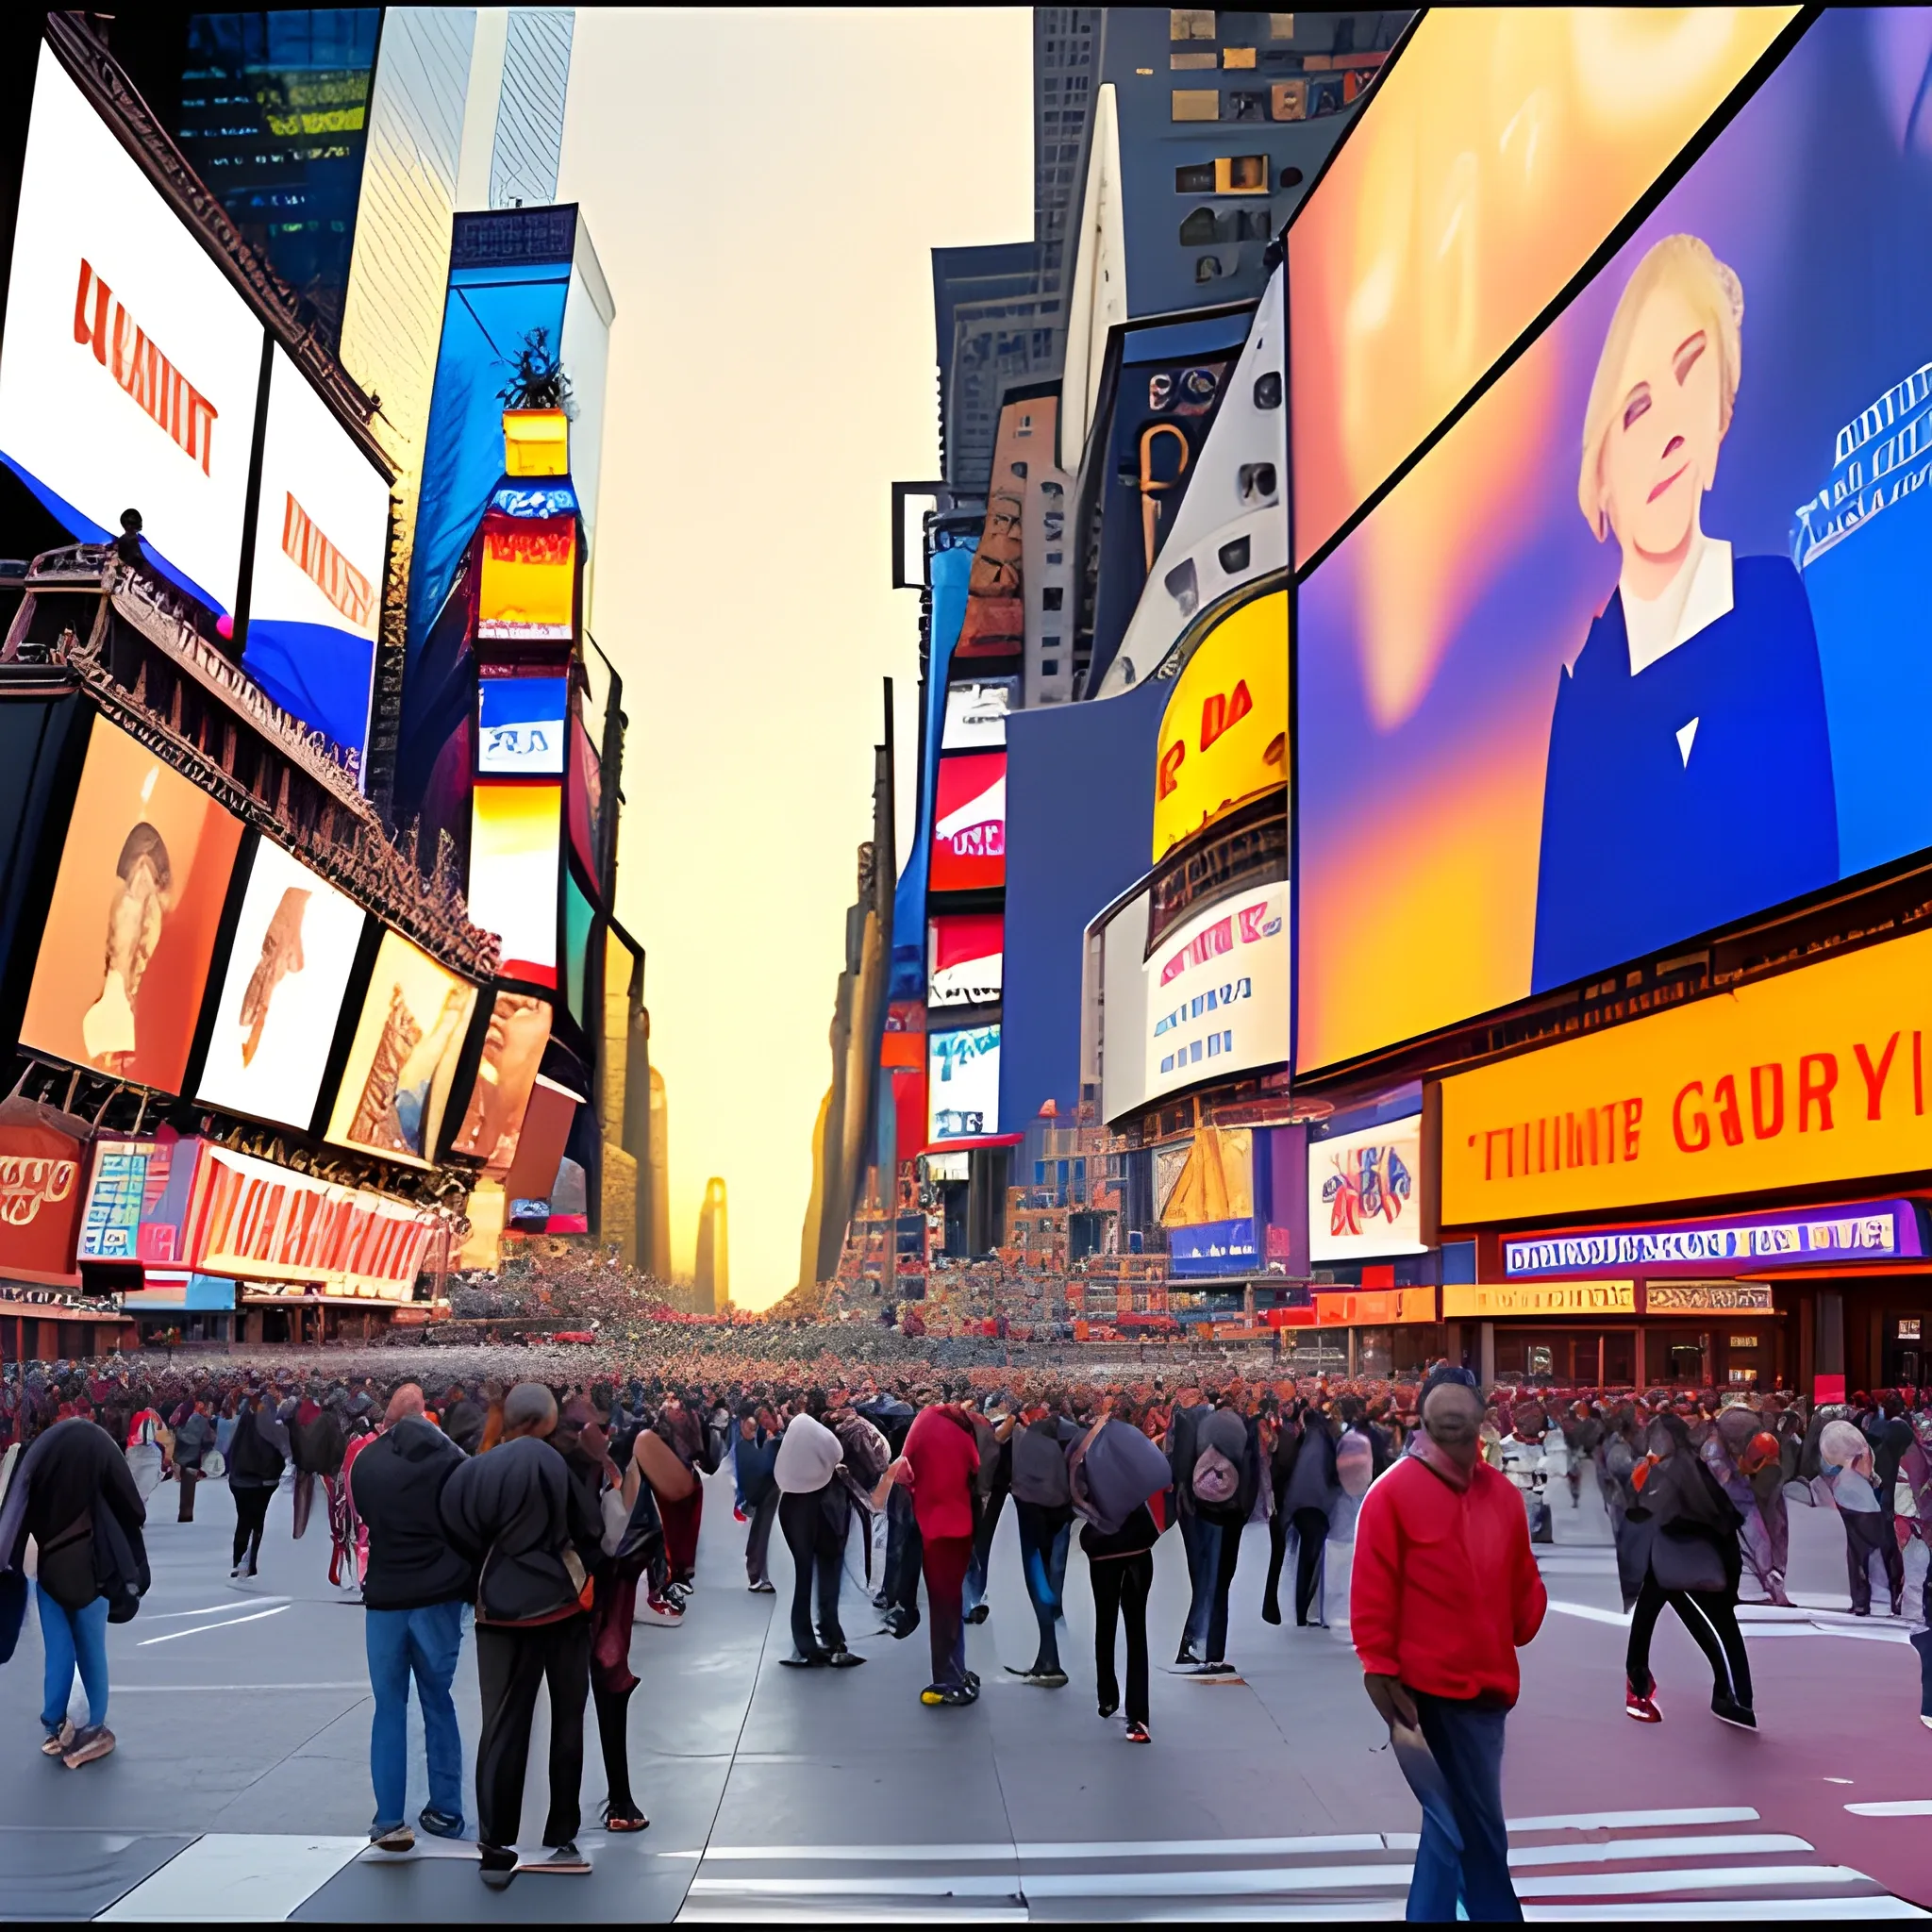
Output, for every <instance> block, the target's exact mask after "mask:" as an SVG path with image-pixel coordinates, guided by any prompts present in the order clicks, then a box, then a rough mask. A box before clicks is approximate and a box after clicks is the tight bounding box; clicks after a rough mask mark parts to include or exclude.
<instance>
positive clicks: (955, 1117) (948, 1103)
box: [925, 1026, 1000, 1142]
mask: <svg viewBox="0 0 1932 1932" xmlns="http://www.w3.org/2000/svg"><path fill="white" fill-rule="evenodd" d="M925 1066H926V1135H927V1140H928V1141H930V1142H938V1141H972V1140H978V1139H980V1138H982V1137H984V1136H986V1135H988V1134H997V1133H998V1132H999V1130H1000V1029H999V1028H998V1027H997V1026H961V1027H956V1028H955V1029H954V1030H953V1031H951V1032H949V1033H928V1034H927V1035H926V1037H925Z"/></svg>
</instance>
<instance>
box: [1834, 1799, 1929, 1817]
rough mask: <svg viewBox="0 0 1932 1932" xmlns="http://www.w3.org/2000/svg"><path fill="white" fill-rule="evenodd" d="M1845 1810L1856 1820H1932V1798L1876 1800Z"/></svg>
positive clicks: (1850, 1806)
mask: <svg viewBox="0 0 1932 1932" xmlns="http://www.w3.org/2000/svg"><path fill="white" fill-rule="evenodd" d="M1845 1809H1846V1810H1847V1811H1849V1812H1850V1813H1851V1814H1852V1816H1853V1817H1854V1818H1932V1798H1874V1799H1870V1800H1868V1801H1867V1802H1866V1803H1864V1804H1862V1805H1847V1806H1846V1807H1845Z"/></svg>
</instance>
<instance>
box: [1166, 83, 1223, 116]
mask: <svg viewBox="0 0 1932 1932" xmlns="http://www.w3.org/2000/svg"><path fill="white" fill-rule="evenodd" d="M1173 118H1174V120H1176V121H1219V120H1220V119H1221V90H1220V89H1219V88H1212V87H1177V88H1175V89H1174V107H1173Z"/></svg>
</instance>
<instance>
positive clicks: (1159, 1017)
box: [1143, 882, 1290, 1097]
mask: <svg viewBox="0 0 1932 1932" xmlns="http://www.w3.org/2000/svg"><path fill="white" fill-rule="evenodd" d="M1289 978H1290V967H1289V943H1288V886H1287V884H1286V882H1282V883H1279V884H1276V885H1272V886H1252V887H1250V888H1249V889H1248V890H1247V891H1241V892H1236V893H1234V894H1232V895H1231V896H1230V897H1228V898H1225V899H1220V900H1217V901H1216V902H1215V903H1214V904H1213V905H1212V906H1210V907H1209V908H1208V909H1207V910H1206V911H1205V912H1197V913H1195V914H1194V915H1193V917H1192V918H1191V919H1188V920H1186V921H1184V922H1183V923H1182V924H1179V925H1177V926H1176V927H1175V928H1174V931H1173V932H1171V933H1170V934H1169V935H1168V936H1167V938H1165V939H1164V940H1162V941H1160V943H1159V944H1158V946H1156V947H1155V948H1154V951H1153V953H1152V955H1151V956H1150V957H1149V958H1148V960H1147V964H1146V969H1145V979H1146V986H1147V1006H1146V1015H1145V1019H1144V1022H1143V1024H1144V1026H1145V1028H1146V1031H1145V1035H1144V1038H1145V1041H1146V1065H1147V1092H1148V1094H1149V1096H1150V1097H1154V1096H1158V1095H1160V1094H1165V1093H1173V1092H1176V1091H1179V1090H1180V1089H1181V1088H1183V1087H1191V1086H1194V1085H1196V1084H1197V1083H1199V1082H1200V1081H1203V1080H1221V1079H1226V1078H1228V1077H1229V1076H1230V1075H1232V1074H1240V1073H1246V1072H1247V1071H1249V1070H1250V1069H1251V1068H1254V1067H1267V1066H1276V1065H1279V1064H1280V1063H1281V1062H1282V1061H1284V1060H1286V1059H1287V1058H1288V1011H1289V1007H1288V992H1289Z"/></svg>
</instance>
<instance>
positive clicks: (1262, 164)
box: [1214, 155, 1268, 194]
mask: <svg viewBox="0 0 1932 1932" xmlns="http://www.w3.org/2000/svg"><path fill="white" fill-rule="evenodd" d="M1214 192H1215V193H1216V194H1266V193H1267V192H1268V157H1267V156H1266V155H1224V156H1221V157H1219V158H1217V159H1216V161H1215V163H1214Z"/></svg>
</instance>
